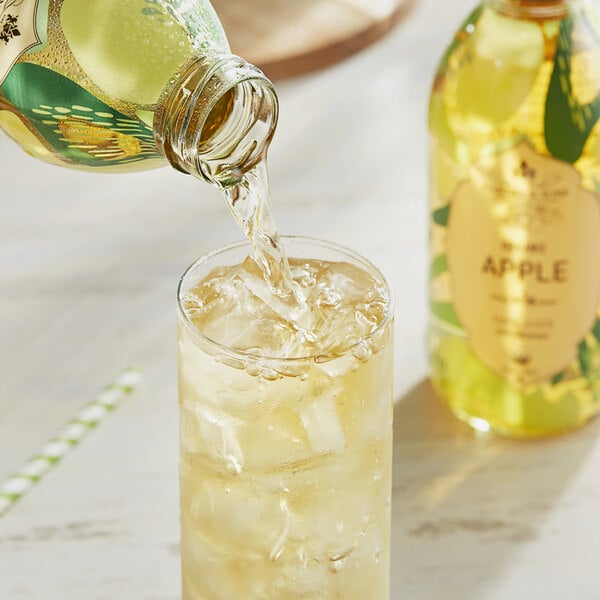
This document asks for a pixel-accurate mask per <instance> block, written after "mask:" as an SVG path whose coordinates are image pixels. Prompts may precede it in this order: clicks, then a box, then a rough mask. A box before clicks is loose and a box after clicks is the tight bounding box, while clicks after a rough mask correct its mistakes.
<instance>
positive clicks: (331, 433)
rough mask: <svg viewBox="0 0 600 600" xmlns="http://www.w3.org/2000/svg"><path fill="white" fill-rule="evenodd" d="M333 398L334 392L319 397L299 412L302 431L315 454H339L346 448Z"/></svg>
mask: <svg viewBox="0 0 600 600" xmlns="http://www.w3.org/2000/svg"><path fill="white" fill-rule="evenodd" d="M335 397H336V395H335V392H334V393H333V394H331V393H330V395H325V396H321V397H319V398H317V399H315V400H313V401H312V402H311V403H310V404H309V405H308V406H306V407H305V408H303V409H302V411H301V417H302V423H303V425H304V429H305V431H306V434H307V435H308V439H309V441H310V445H311V447H312V449H313V450H314V451H315V452H341V451H342V450H344V448H345V447H346V437H345V436H344V430H343V428H342V424H341V423H340V419H339V416H338V413H337V408H336V403H335Z"/></svg>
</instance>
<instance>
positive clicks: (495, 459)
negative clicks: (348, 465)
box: [0, 0, 600, 600]
mask: <svg viewBox="0 0 600 600" xmlns="http://www.w3.org/2000/svg"><path fill="white" fill-rule="evenodd" d="M470 4H471V3H470V2H467V0H453V1H452V2H439V1H437V0H421V1H420V2H419V3H418V4H417V7H416V8H415V10H414V12H413V13H412V14H411V16H410V17H409V18H407V19H406V20H405V21H404V22H403V23H402V25H401V26H400V27H399V28H398V29H397V30H396V31H395V32H394V33H393V34H392V35H390V36H388V37H387V38H385V39H384V40H382V41H381V42H379V43H378V44H376V45H375V46H373V47H371V48H370V49H368V50H367V51H365V52H363V53H361V54H359V55H357V56H356V57H354V58H352V59H351V60H349V61H347V62H345V63H343V64H340V65H338V66H336V67H335V68H332V69H330V70H327V71H324V72H321V73H319V74H316V75H313V76H310V77H306V78H303V79H299V80H295V81H292V82H287V83H285V84H284V85H281V86H280V89H279V91H280V96H281V106H282V115H281V125H280V127H279V132H278V135H277V138H276V140H275V142H274V144H273V147H272V152H271V176H272V183H273V193H274V204H275V210H276V216H277V220H278V223H279V227H280V229H281V231H282V232H283V233H300V234H304V235H313V236H318V237H324V238H328V239H331V240H333V241H336V242H339V243H342V244H345V245H350V246H352V247H354V248H355V249H357V250H359V251H361V252H362V253H364V254H365V255H367V256H368V257H370V258H371V259H372V260H373V261H374V262H376V263H377V264H378V265H380V266H381V267H382V268H383V270H384V271H385V272H386V273H387V274H388V276H389V278H390V279H391V281H392V284H393V285H394V287H395V289H396V294H397V320H396V359H395V361H396V377H395V379H396V381H395V384H396V392H395V395H396V400H397V408H396V414H395V417H396V421H395V463H394V495H393V559H392V560H393V564H392V582H393V583H392V595H391V598H392V599H393V600H401V599H404V598H406V599H409V600H420V599H423V600H438V599H439V600H454V599H456V600H514V599H517V600H520V599H538V598H543V599H545V600H554V599H557V600H559V599H560V600H562V599H565V598H575V599H581V600H590V599H592V600H594V599H598V598H600V569H598V566H597V559H598V556H599V555H600V523H599V519H598V517H599V515H600V510H599V509H600V477H598V471H599V466H600V437H599V436H598V433H599V429H600V422H598V421H597V422H595V423H592V424H591V425H590V426H588V427H586V428H584V429H582V430H581V431H579V432H577V433H575V434H573V435H570V436H569V437H564V438H560V439H554V440H549V441H540V442H527V443H525V442H514V441H508V440H504V439H498V438H496V437H491V436H486V435H481V434H477V433H475V432H472V431H470V430H469V429H467V428H466V427H464V426H463V425H462V424H460V423H458V422H456V421H454V420H453V419H452V418H451V417H450V416H449V415H448V413H447V412H446V410H445V409H444V408H443V407H442V406H441V405H440V404H439V403H438V401H437V400H436V399H435V398H434V396H433V394H432V392H431V389H430V387H429V385H428V383H427V369H426V358H425V349H424V333H425V323H426V272H427V248H426V243H427V208H426V206H427V200H426V198H427V191H426V188H427V184H426V172H427V168H426V146H427V136H426V106H427V96H428V91H429V86H430V83H431V75H432V73H433V71H434V69H435V66H436V62H437V59H438V57H439V56H440V55H441V53H442V50H443V48H444V46H445V45H446V43H447V42H448V40H449V38H450V36H451V34H452V32H453V30H454V29H455V28H456V26H457V25H458V23H459V21H460V19H461V18H462V16H464V15H465V14H466V13H467V11H468V9H469V7H470ZM0 152H1V155H2V161H1V167H0V169H1V181H2V188H3V193H2V198H1V202H0V269H1V270H0V314H1V316H2V318H1V319H0V365H1V367H0V369H1V370H0V415H1V416H0V481H2V480H4V479H6V478H7V477H9V476H10V475H11V474H13V473H14V472H16V471H18V470H19V469H20V468H21V466H22V465H23V464H24V463H26V461H27V460H28V459H29V458H31V456H32V455H35V454H36V452H37V451H38V449H39V448H40V447H42V446H43V445H44V443H45V442H46V441H47V440H49V439H51V438H52V437H53V436H54V435H55V434H56V432H57V431H59V430H60V429H61V427H62V426H63V425H64V424H65V423H66V422H68V421H69V420H70V419H72V418H73V417H74V416H75V415H76V414H77V413H78V412H79V411H80V410H81V408H82V407H83V406H85V405H86V404H87V403H89V402H90V401H92V400H94V398H95V397H96V396H97V394H98V391H99V390H101V389H102V388H103V386H105V385H106V384H108V383H110V382H111V381H113V380H114V379H115V377H116V376H117V374H118V373H119V372H120V371H121V370H122V369H123V368H124V367H127V366H130V365H136V366H139V367H140V368H141V369H142V370H143V374H144V381H143V384H142V386H141V387H140V389H139V390H138V391H137V392H136V393H135V394H133V395H131V396H130V397H128V398H127V399H126V400H125V401H124V402H123V405H122V406H121V407H120V408H119V409H118V410H116V411H115V412H114V413H113V414H111V415H110V416H109V417H107V419H106V420H105V421H103V422H102V423H101V424H100V425H99V426H98V427H97V428H96V429H95V430H94V431H92V432H90V434H89V435H88V436H87V437H86V439H85V440H84V441H83V442H82V443H81V444H80V445H79V446H77V447H76V448H73V449H72V450H71V452H69V453H68V454H67V456H66V457H65V458H64V460H63V461H62V462H61V463H60V464H58V465H57V466H56V468H54V469H53V470H52V471H51V472H50V473H49V474H48V475H47V476H46V477H45V478H44V479H43V480H42V481H40V483H39V484H38V485H37V486H35V487H34V488H33V489H32V490H31V491H30V492H29V493H28V494H27V495H26V496H24V497H23V498H22V499H21V501H20V502H18V503H17V504H16V505H15V506H14V507H13V508H12V510H10V511H9V512H8V513H7V514H6V515H5V516H4V517H3V518H2V519H0V598H2V599H4V598H6V599H10V600H20V599H27V600H42V599H43V600H71V599H73V600H81V599H85V600H103V599H115V598H118V599H121V598H123V599H127V600H176V599H177V598H179V597H180V593H179V562H178V561H179V557H178V507H177V408H176V404H177V403H176V369H175V367H176V364H175V361H176V358H175V349H176V344H175V316H176V313H175V299H174V294H175V286H176V282H177V280H178V278H179V276H180V274H181V273H182V272H183V270H184V269H185V267H186V266H187V265H188V264H189V263H191V262H192V261H193V260H194V259H195V258H196V257H197V256H199V255H200V254H202V253H204V252H205V251H206V250H208V249H211V248H214V247H216V246H218V245H221V244H223V243H225V242H230V241H234V240H236V239H238V238H239V237H240V234H239V232H238V231H237V229H236V226H235V225H234V223H233V222H232V219H231V218H230V216H229V214H228V212H227V209H226V208H225V206H224V204H223V202H222V201H221V200H220V197H219V195H218V193H217V192H216V191H214V190H213V189H211V188H210V187H209V186H206V185H204V184H202V183H199V182H196V181H193V180H192V179H191V178H189V177H185V176H182V175H180V174H178V173H176V172H172V171H171V170H169V169H162V170H158V171H155V172H148V173H142V174H135V175H127V176H117V175H110V176H107V175H93V174H86V173H80V172H68V171H65V170H61V169H58V168H55V167H50V166H46V165H44V164H41V163H38V162H35V161H33V160H32V159H30V158H29V157H27V156H25V155H24V154H23V153H21V152H20V151H19V150H18V149H17V148H16V147H13V146H11V144H10V143H9V142H8V141H0ZM232 600H233V599H232ZM235 600H238V599H235ZM365 600H368V599H365Z"/></svg>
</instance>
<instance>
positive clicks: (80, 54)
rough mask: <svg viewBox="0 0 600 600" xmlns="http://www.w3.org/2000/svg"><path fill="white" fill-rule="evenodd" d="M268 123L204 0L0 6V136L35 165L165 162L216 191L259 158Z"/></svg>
mask: <svg viewBox="0 0 600 600" xmlns="http://www.w3.org/2000/svg"><path fill="white" fill-rule="evenodd" d="M277 116H278V103H277V97H276V94H275V91H274V89H273V87H272V84H271V83H270V82H269V80H268V79H267V78H266V77H265V76H264V75H263V74H262V72H261V71H260V70H259V69H257V68H256V67H254V66H252V65H250V64H248V63H247V62H245V61H244V60H242V59H240V58H239V57H236V56H233V55H232V54H231V52H230V49H229V45H228V43H227V39H226V37H225V33H224V32H223V29H222V27H221V24H220V23H219V20H218V18H217V16H216V14H215V12H214V10H213V8H212V6H211V4H210V2H209V1H208V0H85V2H82V1H81V0H0V129H2V130H3V131H4V132H5V133H6V134H8V136H9V137H11V138H13V139H14V140H15V141H17V142H18V143H19V144H20V145H21V146H22V147H23V148H24V149H25V150H26V151H27V152H28V153H29V154H31V155H33V156H35V157H37V158H40V159H42V160H45V161H47V162H50V163H53V164H58V165H62V166H67V167H72V168H77V169H87V170H93V171H110V172H114V171H116V172H123V171H134V170H141V169H149V168H153V167H156V166H161V165H164V164H165V163H166V162H168V163H170V164H171V165H172V166H174V167H175V168H177V169H179V170H181V171H184V172H186V173H191V174H193V175H196V176H198V177H201V178H203V179H206V180H208V181H211V182H213V183H217V184H219V185H222V186H224V187H226V186H227V185H229V184H231V183H232V182H235V181H237V180H238V179H239V175H240V173H243V172H246V171H247V170H249V169H250V168H251V167H253V166H254V165H255V164H256V163H257V162H259V161H260V159H261V158H262V156H263V154H264V153H265V152H266V149H267V147H268V144H269V142H270V140H271V137H272V135H273V133H274V129H275V126H276V122H277Z"/></svg>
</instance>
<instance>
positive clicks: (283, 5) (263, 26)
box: [212, 0, 416, 80]
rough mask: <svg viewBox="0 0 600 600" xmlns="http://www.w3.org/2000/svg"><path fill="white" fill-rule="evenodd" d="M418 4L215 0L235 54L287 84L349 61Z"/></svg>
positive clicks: (404, 0)
mask: <svg viewBox="0 0 600 600" xmlns="http://www.w3.org/2000/svg"><path fill="white" fill-rule="evenodd" d="M415 1H416V0H212V3H213V5H214V7H215V9H216V11H217V13H218V14H219V17H220V19H221V21H222V23H223V26H224V27H225V30H226V31H227V34H228V36H229V40H230V42H231V46H232V49H233V51H234V52H235V53H236V54H239V55H240V56H242V57H244V58H245V59H246V60H248V61H249V62H252V63H254V64H256V65H258V66H259V67H261V68H262V69H263V71H264V72H265V73H266V74H267V75H268V76H269V77H271V78H272V79H276V80H281V79H285V78H287V77H293V76H295V75H300V74H303V73H308V72H310V71H314V70H316V69H320V68H323V67H326V66H328V65H331V64H333V63H335V62H338V61H340V60H342V59H344V58H347V57H348V56H350V55H351V54H354V53H355V52H358V51H359V50H361V49H363V48H365V47H366V46H368V45H369V44H371V43H373V42H374V41H376V40H378V39H379V38H380V37H382V36H383V35H385V34H386V33H387V32H389V31H390V30H391V29H392V28H393V27H394V26H395V25H396V24H397V23H398V22H399V21H400V20H401V19H402V17H403V16H404V15H406V13H407V12H408V11H409V10H410V8H411V7H412V5H413V4H414V2H415Z"/></svg>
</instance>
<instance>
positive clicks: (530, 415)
mask: <svg viewBox="0 0 600 600" xmlns="http://www.w3.org/2000/svg"><path fill="white" fill-rule="evenodd" d="M598 23H600V19H599V18H598V14H597V12H596V11H595V10H594V9H593V8H592V7H591V6H590V5H589V4H587V3H586V2H579V1H575V2H566V1H558V2H551V1H548V2H525V1H510V0H490V1H489V2H484V3H483V4H481V5H480V6H478V7H477V8H476V9H475V10H474V12H473V13H472V14H471V15H470V16H469V17H468V18H467V20H466V22H465V23H464V25H463V27H462V28H461V29H460V30H459V32H458V33H457V35H456V37H455V39H454V41H453V42H452V44H451V45H450V47H449V49H448V51H447V52H446V54H445V56H444V58H443V59H442V62H441V64H440V67H439V70H438V72H437V74H436V78H435V82H434V86H433V91H432V95H431V103H430V133H431V145H430V173H431V182H430V203H431V229H430V249H431V271H430V314H431V318H430V327H429V340H428V344H429V356H430V367H431V374H432V381H433V383H434V386H435V387H436V389H437V390H438V392H439V393H440V395H441V396H442V397H443V398H444V399H445V401H447V403H448V405H449V406H450V408H451V410H452V411H453V413H454V414H455V415H457V416H458V417H459V418H461V419H463V420H465V421H467V422H468V423H470V424H471V425H473V426H475V427H477V428H479V429H484V430H487V429H490V428H492V429H495V430H497V431H499V432H502V433H505V434H507V435H512V436H520V437H528V436H539V435H551V434H555V433H560V432H563V431H566V430H569V429H572V428H575V427H578V426H580V425H581V424H583V423H585V422H586V421H587V420H589V419H590V418H591V417H592V416H594V415H595V414H597V413H598V412H599V411H600V342H599V340H600V321H598V306H599V304H600V209H599V202H598V196H597V193H598V190H599V189H600V152H599V148H600V126H599V125H598V119H599V118H600V70H599V69H598V66H597V65H599V64H600V62H599V60H598V59H599V57H600V33H599V32H600V27H599V25H598Z"/></svg>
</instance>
